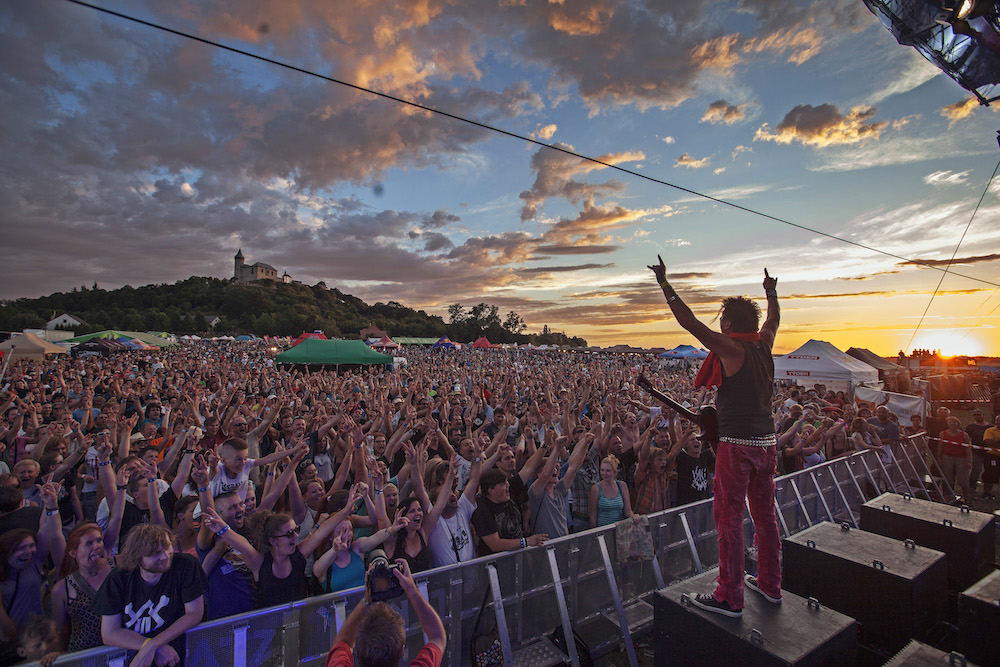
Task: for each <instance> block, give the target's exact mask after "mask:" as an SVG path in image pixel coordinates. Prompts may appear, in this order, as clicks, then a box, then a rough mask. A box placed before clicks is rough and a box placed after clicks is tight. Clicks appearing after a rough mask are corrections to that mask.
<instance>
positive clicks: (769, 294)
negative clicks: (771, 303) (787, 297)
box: [764, 288, 778, 299]
mask: <svg viewBox="0 0 1000 667" xmlns="http://www.w3.org/2000/svg"><path fill="white" fill-rule="evenodd" d="M764 295H765V296H766V297H767V298H768V299H770V298H771V297H772V296H773V297H774V298H775V299H777V298H778V290H776V289H773V288H772V289H766V290H764Z"/></svg>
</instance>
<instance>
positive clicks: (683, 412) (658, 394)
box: [642, 378, 699, 423]
mask: <svg viewBox="0 0 1000 667" xmlns="http://www.w3.org/2000/svg"><path fill="white" fill-rule="evenodd" d="M643 379H645V378H643ZM642 386H644V387H645V388H646V391H648V392H649V393H650V395H651V396H652V397H653V398H655V399H656V400H658V401H660V402H661V403H666V404H667V405H669V406H670V407H672V408H673V409H674V410H676V411H677V413H678V414H679V415H680V416H682V417H684V418H685V419H689V420H691V421H693V422H695V423H698V421H699V417H698V415H696V414H695V413H693V412H692V411H691V410H689V409H688V408H685V407H684V406H683V405H681V404H680V403H678V402H677V401H675V400H674V399H672V398H670V397H669V396H667V395H666V394H664V393H663V392H662V391H660V390H659V389H657V388H656V387H654V386H653V385H652V384H650V383H649V382H648V380H647V381H646V382H643V383H642Z"/></svg>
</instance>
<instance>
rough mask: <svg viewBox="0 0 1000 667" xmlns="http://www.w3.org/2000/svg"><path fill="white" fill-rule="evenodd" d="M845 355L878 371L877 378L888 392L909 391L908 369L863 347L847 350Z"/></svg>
mask: <svg viewBox="0 0 1000 667" xmlns="http://www.w3.org/2000/svg"><path fill="white" fill-rule="evenodd" d="M847 354H849V355H851V356H852V357H854V358H855V359H858V360H860V361H863V362H865V363H866V364H868V365H869V366H872V367H873V368H875V369H876V370H877V371H878V378H879V379H880V380H882V382H884V383H885V387H886V389H888V390H889V391H903V392H906V391H909V390H910V371H909V370H908V369H906V368H903V367H902V366H900V365H899V364H894V363H892V362H891V361H889V360H887V359H884V358H883V357H880V356H878V355H877V354H875V353H874V352H872V351H871V350H866V349H865V348H863V347H851V348H848V349H847Z"/></svg>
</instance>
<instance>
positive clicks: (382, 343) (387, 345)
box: [371, 336, 399, 350]
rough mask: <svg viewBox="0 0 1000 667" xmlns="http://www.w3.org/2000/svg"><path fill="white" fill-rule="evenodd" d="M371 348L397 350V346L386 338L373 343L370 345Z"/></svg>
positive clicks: (383, 337)
mask: <svg viewBox="0 0 1000 667" xmlns="http://www.w3.org/2000/svg"><path fill="white" fill-rule="evenodd" d="M371 348H372V349H373V350H395V349H398V348H399V344H398V343H394V342H393V341H392V339H391V338H389V337H388V336H382V337H381V338H380V339H378V340H377V341H375V342H374V343H371Z"/></svg>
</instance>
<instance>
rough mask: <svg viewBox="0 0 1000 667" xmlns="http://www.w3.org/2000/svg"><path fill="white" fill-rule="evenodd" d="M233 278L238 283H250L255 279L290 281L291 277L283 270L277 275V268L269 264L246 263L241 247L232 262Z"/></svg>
mask: <svg viewBox="0 0 1000 667" xmlns="http://www.w3.org/2000/svg"><path fill="white" fill-rule="evenodd" d="M233 280H235V281H236V282H237V283H239V284H245V283H252V282H253V281H255V280H274V281H275V282H279V281H280V282H283V283H290V282H292V277H291V276H290V275H288V271H285V273H284V275H282V276H281V277H280V278H279V277H278V270H277V269H276V268H274V267H273V266H271V265H270V264H265V263H264V262H256V263H254V264H249V265H248V264H247V263H246V261H245V258H244V257H243V249H242V248H240V249H239V251H237V253H236V257H235V258H234V262H233Z"/></svg>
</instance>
